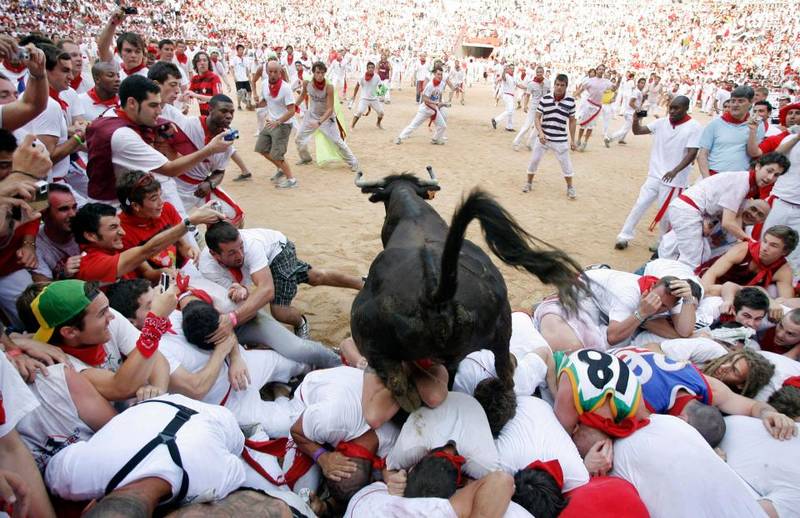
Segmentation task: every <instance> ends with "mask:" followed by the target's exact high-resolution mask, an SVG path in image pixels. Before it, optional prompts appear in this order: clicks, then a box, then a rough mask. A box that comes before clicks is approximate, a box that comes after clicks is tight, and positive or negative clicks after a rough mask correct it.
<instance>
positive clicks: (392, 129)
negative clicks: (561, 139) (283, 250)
mask: <svg viewBox="0 0 800 518" xmlns="http://www.w3.org/2000/svg"><path fill="white" fill-rule="evenodd" d="M385 108H386V116H385V118H384V121H383V125H384V128H385V129H384V130H380V129H377V128H376V127H375V122H376V117H375V114H374V113H372V114H370V116H369V117H366V118H363V117H362V119H361V120H360V121H359V122H358V125H357V126H356V128H355V130H354V131H351V132H350V134H349V136H348V143H349V145H350V148H351V149H352V150H353V152H354V153H355V155H356V156H357V157H358V159H359V161H360V165H361V169H362V170H363V172H364V175H365V178H367V179H378V178H381V177H383V176H386V175H389V174H393V173H400V172H406V171H408V172H412V173H415V174H417V175H420V176H424V177H425V176H426V172H425V166H427V165H431V166H432V167H433V169H434V171H435V172H436V174H437V176H438V178H439V181H440V185H441V186H442V190H441V191H440V192H439V193H438V194H437V196H436V198H435V200H433V201H432V202H431V203H432V205H433V207H435V209H436V210H437V211H438V212H439V214H441V215H442V216H443V217H444V218H445V220H446V221H448V222H449V221H450V218H451V216H452V214H453V211H454V209H455V207H456V206H457V204H458V202H459V201H460V200H461V198H462V197H463V196H464V195H466V194H467V193H468V192H469V191H470V190H472V189H474V188H476V187H479V188H481V189H484V190H486V191H488V192H489V193H491V194H492V195H494V196H495V197H496V198H497V199H498V200H499V201H500V203H501V204H502V205H503V206H504V207H505V208H506V209H507V210H508V211H509V212H510V213H511V214H512V215H513V216H514V217H515V218H517V220H518V221H519V222H520V224H521V225H522V226H523V227H524V228H525V229H526V230H527V231H528V232H530V233H531V234H533V235H534V236H536V237H537V238H540V239H542V240H544V241H546V242H548V243H550V244H552V245H554V246H556V247H559V248H562V249H563V250H565V251H566V252H568V253H569V254H571V255H572V256H573V257H574V258H575V259H576V260H577V261H578V262H579V263H580V264H582V265H588V264H592V263H608V264H609V265H611V267H613V268H616V269H620V270H627V271H633V270H635V269H636V268H638V267H639V266H640V265H642V264H643V263H644V262H645V261H646V260H647V259H648V258H649V256H650V252H649V251H648V247H649V246H650V245H651V244H652V243H653V242H654V240H655V236H654V235H653V234H651V233H649V232H648V231H647V226H648V224H649V222H650V221H651V220H652V217H653V215H654V214H655V209H654V208H653V209H651V211H650V212H648V213H647V214H646V215H645V217H644V218H643V219H642V221H641V222H640V224H639V226H638V228H637V236H636V238H635V240H634V241H632V242H631V244H630V246H629V248H628V249H627V250H624V251H617V250H614V241H615V238H616V235H617V233H618V232H619V229H620V228H621V227H622V223H623V221H624V220H625V217H626V216H627V214H628V211H629V209H630V208H631V207H632V205H633V203H634V201H635V200H636V197H637V195H638V192H639V187H640V186H641V184H642V182H643V181H644V179H645V177H646V175H647V164H648V160H649V154H650V144H651V137H648V136H638V137H637V136H634V135H632V134H630V133H629V135H628V137H627V142H628V143H627V145H618V144H616V143H614V144H611V149H606V148H605V146H604V145H603V140H602V128H601V125H600V124H599V123H598V127H599V128H600V132H599V133H598V131H597V129H596V130H595V133H596V134H595V135H593V136H592V138H591V140H590V142H589V147H588V148H587V150H586V151H585V152H583V153H577V152H573V153H572V160H573V166H574V169H575V179H574V182H575V187H576V189H577V193H578V197H577V199H576V200H568V199H567V197H566V187H565V184H564V180H563V178H562V177H561V171H560V168H559V166H558V163H557V162H556V160H555V158H554V157H553V156H552V154H548V155H545V158H544V159H543V160H542V163H541V165H540V168H539V173H538V174H537V176H536V179H535V180H534V187H533V191H532V192H530V193H527V194H524V193H522V191H521V188H522V186H523V184H524V181H525V171H526V170H527V165H528V161H529V159H530V151H528V150H527V149H526V148H524V147H523V148H522V149H521V150H520V151H519V152H514V151H513V150H512V148H511V141H512V140H513V137H514V134H513V133H510V132H506V131H504V130H503V129H502V127H500V126H498V129H497V130H492V127H491V124H490V119H491V118H492V116H494V115H496V114H498V113H500V112H501V111H502V103H501V105H500V106H495V104H494V100H493V99H492V92H491V90H490V88H489V87H488V86H486V85H477V86H474V87H472V88H470V89H468V90H467V99H466V105H465V106H461V105H459V104H457V103H456V104H454V106H453V107H452V108H450V111H449V115H448V129H447V136H448V138H449V140H448V142H447V144H446V145H444V146H434V145H432V144H431V143H430V139H431V132H430V131H429V129H428V128H427V127H426V126H422V127H420V128H419V129H418V130H417V131H416V133H415V134H414V135H413V136H412V137H411V138H410V139H408V140H407V141H404V142H403V144H402V145H395V144H394V143H393V140H394V138H395V137H396V136H397V135H398V134H399V133H400V131H401V130H402V129H403V128H404V127H405V126H406V125H407V124H408V123H409V122H410V121H411V119H412V118H413V116H414V113H415V112H416V109H417V106H416V104H415V103H414V98H413V90H412V89H411V88H408V87H404V88H403V90H402V91H396V90H395V91H393V92H392V103H391V104H389V105H386V106H385ZM345 114H346V116H347V117H348V118H350V117H351V116H352V115H351V112H350V111H348V110H347V109H346V108H345ZM525 115H526V114H525V113H523V112H522V110H517V111H516V112H515V115H514V118H515V120H514V126H515V128H520V127H521V125H522V123H523V122H524V117H525ZM695 116H699V120H700V121H701V123H703V124H705V122H706V121H707V117H706V116H705V115H702V114H699V113H695ZM647 120H648V121H649V120H652V118H648V119H647ZM622 123H623V120H622V118H621V117H617V118H615V119H614V121H612V123H611V128H612V130H613V129H615V128H618V127H620V125H621V124H622ZM348 125H349V121H348ZM232 126H233V127H235V128H237V129H239V130H240V134H241V138H240V139H239V140H238V141H237V143H236V148H237V149H238V150H239V152H240V153H241V154H242V155H243V157H244V159H245V161H246V163H247V164H248V166H249V167H250V169H251V171H252V172H253V175H254V179H252V180H249V181H245V182H232V181H231V180H232V179H233V178H234V177H235V176H236V175H238V173H239V171H238V168H237V167H236V165H235V164H233V163H232V162H231V164H230V166H229V168H228V171H227V174H226V180H225V182H224V188H225V189H226V190H227V191H228V192H229V193H230V194H232V195H233V197H234V199H236V200H237V201H238V202H239V203H240V204H241V206H242V207H243V208H244V210H245V212H246V219H245V225H246V226H247V227H266V228H272V229H276V230H279V231H281V232H283V233H284V234H286V236H287V237H288V238H289V239H290V240H292V241H294V242H295V244H296V246H297V254H298V257H300V258H301V259H303V260H305V261H307V262H308V263H310V264H311V265H312V266H314V267H318V268H330V269H337V270H340V271H343V272H347V273H351V274H353V275H366V274H367V271H368V269H369V265H370V263H371V262H372V260H373V258H374V257H375V256H376V255H377V254H378V253H379V252H380V250H381V249H382V247H381V241H380V231H381V225H382V224H383V218H384V209H383V204H373V203H370V202H369V201H368V200H367V197H368V195H365V194H361V192H360V190H359V189H357V188H356V187H355V186H354V184H353V177H354V175H353V173H351V172H350V170H349V168H348V167H347V166H346V165H345V164H344V163H340V164H336V165H333V164H331V165H328V166H326V167H324V168H320V167H317V166H316V165H315V164H310V165H307V166H294V167H293V171H294V174H295V175H296V176H297V178H298V181H299V187H298V188H296V189H288V190H278V189H275V188H274V187H273V184H272V183H270V181H269V177H270V176H271V175H272V174H273V173H274V171H275V169H274V167H273V166H272V165H271V164H269V163H268V162H267V161H266V160H265V159H264V158H263V157H261V156H260V155H258V154H256V153H255V152H254V151H253V145H254V144H255V137H254V133H255V130H256V116H255V113H253V112H249V111H239V112H237V113H236V116H235V118H234V122H233V124H232ZM294 136H295V134H294V133H292V141H291V143H290V145H289V151H288V154H287V159H288V160H289V161H290V164H292V165H293V164H294V163H295V162H296V161H297V160H298V155H297V149H296V146H295V145H294ZM312 154H313V150H312ZM696 174H697V173H696V172H695V176H696ZM468 237H469V239H471V240H472V241H474V242H475V243H477V244H478V245H479V246H481V247H482V248H483V249H484V250H487V249H486V245H485V242H484V241H483V238H482V236H481V233H480V225H479V224H478V223H477V222H473V223H472V224H471V226H470V228H469V232H468ZM490 255H491V254H490ZM492 258H493V260H494V261H495V264H497V265H498V266H499V267H500V270H501V271H502V273H503V276H504V277H505V280H506V284H507V285H508V291H509V298H510V301H511V307H512V308H529V307H530V306H531V305H532V304H533V303H534V302H536V301H537V300H540V299H541V297H543V296H545V295H548V294H549V293H551V292H552V290H551V289H550V288H549V287H548V286H546V285H543V284H542V283H541V282H539V280H538V279H536V278H535V277H533V276H532V275H530V274H528V273H527V272H524V271H517V270H515V269H513V268H510V267H507V266H505V265H503V264H501V263H500V261H499V260H497V259H496V258H495V257H494V256H492ZM354 297H355V292H353V291H351V290H346V289H337V288H328V287H316V288H312V287H309V286H306V285H303V286H302V287H301V288H300V291H299V293H298V296H297V298H296V299H295V305H296V306H297V307H298V308H299V309H300V310H301V311H302V312H303V313H305V314H306V315H308V318H309V322H310V324H311V335H312V337H313V338H314V339H317V340H320V341H321V342H323V343H325V344H328V345H335V344H338V343H339V341H341V340H342V339H343V338H345V337H346V336H348V335H349V333H350V322H349V315H350V305H351V303H352V301H353V298H354Z"/></svg>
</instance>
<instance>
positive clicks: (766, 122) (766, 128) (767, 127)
mask: <svg viewBox="0 0 800 518" xmlns="http://www.w3.org/2000/svg"><path fill="white" fill-rule="evenodd" d="M767 130H769V119H764V133H766V132H767Z"/></svg>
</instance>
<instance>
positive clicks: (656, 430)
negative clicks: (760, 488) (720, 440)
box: [610, 414, 764, 518]
mask: <svg viewBox="0 0 800 518" xmlns="http://www.w3.org/2000/svg"><path fill="white" fill-rule="evenodd" d="M610 474H611V475H614V476H618V477H621V478H624V479H625V480H627V481H628V482H630V483H631V484H633V485H634V486H635V487H636V489H637V491H638V492H639V496H640V497H641V498H642V501H643V502H644V504H645V505H646V506H647V510H648V511H649V512H650V516H652V517H653V518H674V517H676V516H703V517H707V518H713V517H719V518H724V517H728V516H730V515H731V510H732V509H735V510H736V513H735V514H736V516H737V518H739V517H751V516H752V517H759V518H763V517H764V511H762V510H761V507H760V506H759V505H758V503H757V502H756V495H755V493H754V492H753V491H752V489H750V488H749V487H748V486H747V484H745V483H744V482H743V481H742V479H740V478H739V477H738V476H737V475H736V473H735V472H734V471H733V470H732V469H731V468H730V467H728V466H727V465H726V464H725V462H724V461H723V460H722V459H721V458H719V456H718V455H717V454H716V453H714V450H712V449H711V448H709V446H708V443H707V442H706V441H705V439H703V437H702V436H701V435H700V433H699V432H698V431H697V430H695V429H694V428H692V427H691V426H690V425H689V424H688V423H686V422H685V421H682V420H681V419H679V418H677V417H673V416H670V415H659V414H652V415H651V416H650V424H648V425H647V426H645V427H644V428H641V429H639V430H637V431H636V433H634V434H633V435H631V436H629V437H626V438H624V439H617V440H616V441H614V468H613V470H612V471H611V473H610ZM723 502H724V504H723Z"/></svg>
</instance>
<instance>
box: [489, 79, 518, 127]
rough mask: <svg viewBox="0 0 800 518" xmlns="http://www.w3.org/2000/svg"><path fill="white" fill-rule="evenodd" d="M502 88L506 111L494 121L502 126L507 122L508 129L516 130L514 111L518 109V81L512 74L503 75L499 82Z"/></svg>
mask: <svg viewBox="0 0 800 518" xmlns="http://www.w3.org/2000/svg"><path fill="white" fill-rule="evenodd" d="M498 87H499V88H500V98H501V99H502V100H503V105H504V106H505V109H504V110H503V112H502V113H500V114H499V115H497V116H495V117H494V121H495V122H496V123H497V124H500V123H501V122H502V121H503V120H505V121H506V129H514V109H515V108H516V104H517V103H516V93H517V80H516V79H514V76H513V75H511V74H503V75H502V77H501V78H500V79H499V81H498Z"/></svg>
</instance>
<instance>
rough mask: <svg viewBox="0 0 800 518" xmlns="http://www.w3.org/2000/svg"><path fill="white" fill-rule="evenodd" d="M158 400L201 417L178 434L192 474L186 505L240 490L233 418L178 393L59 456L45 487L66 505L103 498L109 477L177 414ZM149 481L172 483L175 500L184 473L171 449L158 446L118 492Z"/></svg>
mask: <svg viewBox="0 0 800 518" xmlns="http://www.w3.org/2000/svg"><path fill="white" fill-rule="evenodd" d="M159 400H162V401H169V402H172V403H175V404H179V405H183V406H185V407H188V408H191V409H193V410H196V411H197V412H198V413H197V414H195V415H193V416H192V417H191V418H190V419H189V420H188V421H187V422H186V424H184V425H183V426H182V427H181V428H180V429H179V430H178V432H177V434H176V441H175V442H176V444H177V446H178V449H179V451H180V453H181V460H182V463H183V468H184V469H185V470H186V472H187V473H188V475H189V483H188V492H187V494H186V497H185V499H184V500H183V502H186V503H188V502H192V503H200V502H211V501H215V500H219V499H222V498H224V497H225V496H227V495H228V494H230V493H231V492H233V491H235V490H236V489H238V488H239V487H240V486H241V485H242V483H243V482H244V480H245V475H244V468H243V466H242V462H241V460H240V459H239V455H240V453H241V451H242V448H243V446H244V436H243V435H242V432H241V430H240V429H239V425H238V423H237V422H236V419H235V418H234V417H233V414H232V413H231V412H230V411H229V410H227V409H225V408H223V407H220V406H215V405H207V404H205V403H201V402H199V401H195V400H193V399H189V398H187V397H184V396H180V395H177V394H172V395H165V396H160V397H158V398H156V399H154V400H149V401H146V402H144V403H140V404H138V405H136V406H133V407H131V408H129V409H128V410H126V411H125V412H122V413H121V414H119V415H117V416H116V417H114V418H113V419H111V421H109V422H108V423H107V424H106V425H105V426H103V428H101V429H100V430H99V431H98V432H97V433H96V434H94V436H93V437H92V438H91V439H89V440H88V441H82V442H78V443H75V444H72V445H70V446H67V447H66V448H64V449H63V450H61V451H60V452H58V453H57V454H56V455H55V456H54V457H53V458H52V459H51V460H50V463H49V464H48V466H47V471H46V472H45V481H46V482H47V487H48V488H50V490H51V491H52V492H53V493H54V494H56V495H58V496H60V497H61V498H64V499H66V500H91V499H93V498H102V497H103V496H104V495H105V490H106V486H107V485H108V483H109V482H110V481H111V478H112V477H113V476H114V475H115V474H116V473H117V472H118V471H119V470H120V469H121V468H122V467H123V466H124V465H125V463H127V462H128V461H129V460H130V459H131V458H133V456H134V455H136V453H138V452H139V450H141V449H142V447H144V445H145V444H147V443H148V442H150V440H151V439H153V438H154V437H156V436H157V435H158V434H159V433H161V431H162V430H163V429H164V427H165V426H166V425H167V423H169V422H170V421H171V420H172V419H173V418H174V417H175V414H177V412H178V411H177V409H176V408H175V407H173V406H171V405H167V404H163V403H158V401H159ZM148 477H157V478H160V479H162V480H165V481H167V482H169V484H170V485H171V486H172V494H173V495H177V493H178V491H179V490H180V487H181V479H182V477H183V470H181V468H179V467H178V466H177V465H176V464H175V462H174V461H173V460H172V458H171V456H170V454H169V451H168V450H167V448H165V447H163V446H160V447H158V448H156V449H154V450H153V451H152V452H151V453H150V454H149V455H148V456H147V457H145V459H144V460H143V461H142V462H140V463H139V464H138V465H137V466H136V467H134V468H133V469H132V470H131V472H130V473H129V474H128V476H126V477H125V478H124V479H122V481H121V482H120V484H119V486H117V487H124V486H125V485H127V484H130V483H132V482H135V481H137V480H141V479H144V478H148Z"/></svg>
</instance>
